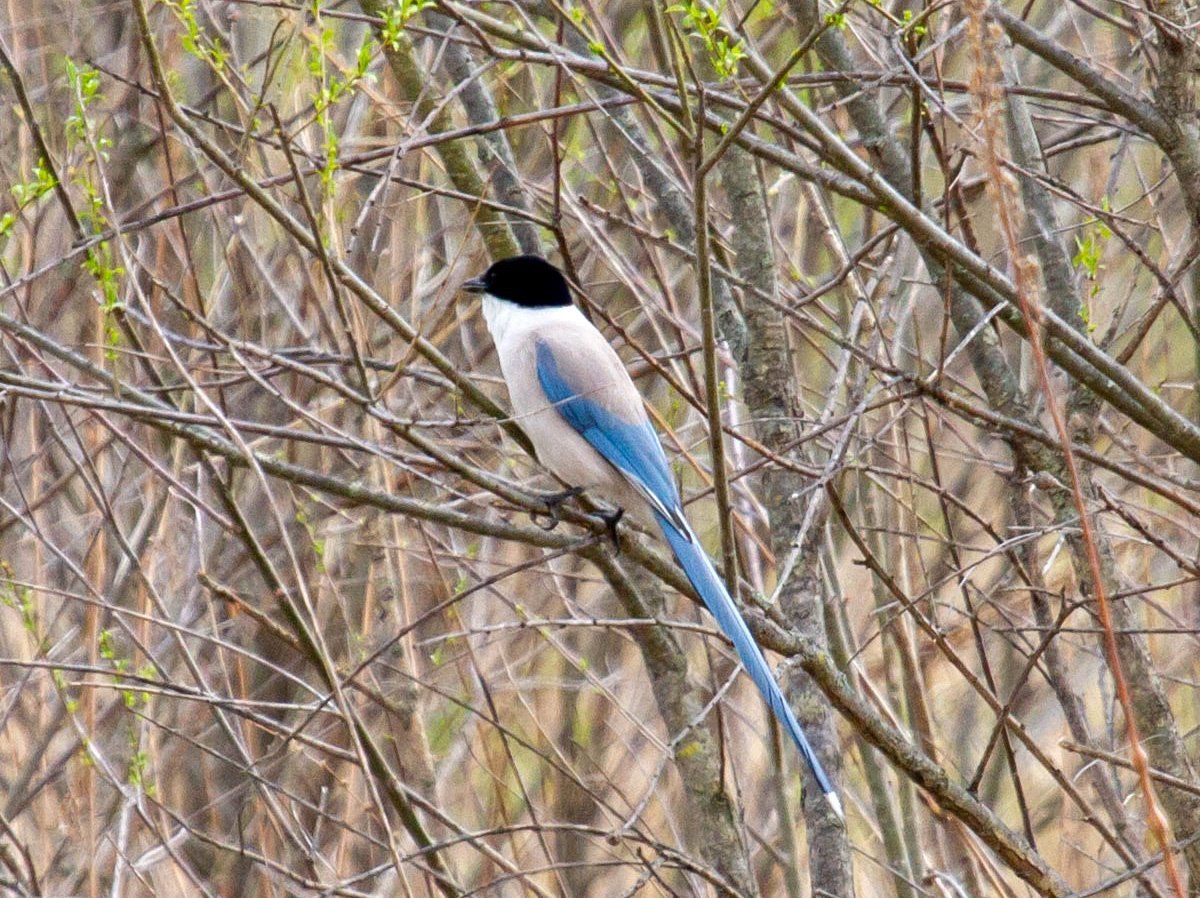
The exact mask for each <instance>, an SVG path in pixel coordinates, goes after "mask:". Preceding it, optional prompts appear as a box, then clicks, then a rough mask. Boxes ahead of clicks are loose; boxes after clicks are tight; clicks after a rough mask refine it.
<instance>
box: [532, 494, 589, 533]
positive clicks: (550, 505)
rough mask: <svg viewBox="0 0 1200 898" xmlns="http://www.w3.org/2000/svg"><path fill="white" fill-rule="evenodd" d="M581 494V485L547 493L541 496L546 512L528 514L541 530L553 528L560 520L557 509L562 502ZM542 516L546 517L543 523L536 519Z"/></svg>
mask: <svg viewBox="0 0 1200 898" xmlns="http://www.w3.org/2000/svg"><path fill="white" fill-rule="evenodd" d="M582 494H583V487H581V486H573V487H571V488H570V489H569V490H563V491H562V492H559V493H547V494H546V495H544V496H542V497H541V500H542V504H544V505H545V506H546V514H545V515H542V514H540V513H539V512H536V511H535V512H532V513H531V514H530V517H532V518H533V522H534V523H535V524H537V525H538V526H539V527H541V528H542V529H543V530H553V529H554V528H555V527H557V526H558V525H559V523H561V521H562V518H560V517H559V516H558V510H559V509H560V508H561V507H562V505H563V503H564V502H568V501H570V500H571V499H574V498H576V497H578V496H581V495H582ZM542 517H545V518H546V523H544V524H543V523H542V522H541V521H539V520H538V519H539V518H542Z"/></svg>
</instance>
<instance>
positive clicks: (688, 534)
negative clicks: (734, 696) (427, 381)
mask: <svg viewBox="0 0 1200 898" xmlns="http://www.w3.org/2000/svg"><path fill="white" fill-rule="evenodd" d="M462 289H463V290H465V291H467V292H470V293H476V294H481V295H482V311H483V317H484V321H485V322H486V324H487V328H488V331H489V332H490V334H491V337H492V341H493V343H494V344H495V346H496V354H497V356H498V358H499V362H500V371H501V374H502V375H503V378H504V381H505V383H506V385H507V386H508V393H509V398H510V400H511V403H512V410H513V413H514V416H513V417H514V420H515V421H516V422H517V424H518V425H519V426H520V427H521V429H522V430H523V431H524V432H525V434H526V436H528V437H529V440H530V442H531V443H532V444H533V447H534V450H535V451H536V453H537V457H538V460H539V461H540V462H541V463H542V464H543V465H544V466H545V467H546V468H548V469H549V470H550V471H551V473H553V474H554V475H555V476H556V477H558V478H559V479H560V480H561V481H563V483H565V484H567V485H568V486H570V487H571V489H569V490H567V491H565V492H563V493H561V494H556V496H561V497H566V496H573V495H576V494H578V492H579V491H580V490H581V489H586V490H589V491H593V492H598V493H599V494H600V496H601V497H602V498H603V499H605V500H607V501H608V502H612V503H615V505H616V507H617V509H618V513H619V512H620V511H621V510H629V511H633V512H634V513H635V514H636V515H640V516H642V517H646V516H647V515H646V513H647V512H648V517H649V518H652V519H653V521H654V522H655V523H657V525H658V529H659V530H660V531H661V533H662V535H663V538H664V539H665V540H666V542H667V545H668V546H670V548H671V552H672V554H673V555H674V556H675V560H676V562H678V564H679V566H680V567H681V568H682V569H683V572H684V574H685V575H686V576H687V579H688V581H689V582H690V583H691V584H692V587H693V588H694V589H695V590H696V593H697V594H698V595H699V596H700V598H701V599H702V600H703V602H704V605H705V606H706V607H707V608H708V610H709V612H710V613H711V614H712V616H713V617H714V618H715V619H716V621H717V624H718V625H719V626H720V628H721V631H722V632H723V633H724V634H725V635H726V636H727V637H728V638H729V640H730V641H731V642H732V643H733V646H734V649H735V650H736V651H737V655H738V658H739V660H740V661H741V663H742V666H743V667H745V669H746V671H747V673H749V674H750V679H751V680H753V681H754V684H755V685H756V686H757V687H758V689H759V692H760V693H761V694H762V696H763V698H764V699H765V701H766V703H767V706H768V707H769V708H770V709H771V711H772V712H773V713H774V714H775V716H776V717H777V718H778V719H779V721H780V723H781V724H782V725H783V727H784V729H785V730H786V731H787V732H788V734H789V735H790V736H791V738H792V740H793V741H794V742H795V744H796V746H797V748H798V749H799V750H800V754H801V756H802V757H803V758H804V760H805V762H806V763H807V765H808V768H809V770H810V771H812V775H813V779H814V780H815V781H816V784H817V786H818V787H819V788H820V790H821V792H822V793H823V794H824V795H825V798H826V799H827V801H828V802H829V804H830V806H831V807H832V808H833V810H834V812H835V813H836V814H837V816H838V817H839V818H841V819H845V817H844V814H843V811H842V804H841V800H840V799H839V797H838V795H837V792H836V790H835V789H834V787H833V784H832V782H831V781H830V779H829V776H828V774H827V773H826V772H825V769H824V767H823V766H822V765H821V762H820V760H819V759H818V758H817V756H816V753H815V752H814V751H813V748H812V746H811V745H810V744H809V741H808V739H807V737H806V736H805V735H804V730H803V729H802V728H801V726H800V723H799V721H797V720H796V715H795V714H794V713H793V712H792V709H791V707H790V706H789V705H788V703H787V701H786V700H785V699H784V697H783V693H782V692H781V691H780V689H779V686H778V684H777V683H776V682H775V678H774V676H773V675H772V673H771V668H770V667H769V665H768V664H767V661H766V658H765V657H764V656H763V653H762V650H761V649H760V648H759V646H758V643H757V642H755V640H754V637H753V636H752V635H751V634H750V629H749V627H748V626H747V625H746V621H745V619H744V618H743V617H742V614H741V612H740V611H739V610H738V607H737V605H736V604H735V603H734V601H733V599H732V598H731V597H730V595H729V591H728V590H727V589H726V587H725V584H724V582H723V581H722V579H721V577H720V576H718V574H717V571H716V569H715V568H714V567H713V563H712V560H711V559H710V558H709V556H708V553H707V552H706V551H705V550H704V547H703V546H702V545H701V543H700V540H699V538H697V536H696V532H695V531H694V530H693V529H692V527H691V525H690V524H689V523H688V520H687V517H686V516H685V514H684V509H683V503H682V502H681V501H680V496H679V490H678V489H677V488H676V485H675V479H674V477H673V475H672V473H671V467H670V465H669V464H668V462H667V456H666V453H665V451H664V450H663V447H662V443H661V442H660V441H659V438H658V433H657V432H656V431H655V429H654V425H653V424H651V423H650V418H649V416H648V415H647V413H646V408H645V404H644V403H643V401H642V396H641V394H640V393H639V392H638V389H637V387H636V386H634V383H633V380H632V378H630V376H629V372H628V371H627V370H626V368H625V365H624V364H623V363H622V362H621V359H620V356H618V355H617V352H616V350H615V349H613V347H612V346H611V345H610V344H609V342H608V340H606V339H605V338H604V335H603V334H602V333H600V331H599V330H597V329H596V327H595V326H594V325H593V324H592V323H591V322H590V321H589V320H588V319H587V318H586V317H584V315H583V313H582V312H581V311H580V309H579V307H578V306H576V305H575V303H574V302H573V301H572V298H571V292H570V289H569V288H568V285H567V280H566V278H565V277H564V276H563V274H562V272H561V271H560V270H559V269H558V268H556V267H555V266H554V265H552V264H551V263H550V262H548V261H546V260H545V259H543V258H542V257H541V256H537V255H520V256H511V257H508V258H504V259H500V260H498V261H496V262H495V263H493V264H492V265H491V267H489V268H488V269H487V271H486V272H484V273H483V274H482V275H480V276H479V277H475V278H471V279H470V280H468V281H466V282H464V283H463V285H462ZM615 524H616V522H615V520H612V519H610V527H611V528H615Z"/></svg>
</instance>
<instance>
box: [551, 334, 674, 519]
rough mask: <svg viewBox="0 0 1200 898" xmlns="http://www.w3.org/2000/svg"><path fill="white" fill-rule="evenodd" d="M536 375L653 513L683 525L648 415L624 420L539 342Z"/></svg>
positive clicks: (557, 405) (575, 427) (569, 419)
mask: <svg viewBox="0 0 1200 898" xmlns="http://www.w3.org/2000/svg"><path fill="white" fill-rule="evenodd" d="M537 375H538V382H539V383H541V385H542V390H543V391H544V392H545V394H546V398H547V399H549V400H550V402H551V403H553V405H554V407H555V408H556V409H557V410H558V413H559V414H560V415H562V416H563V418H564V419H565V420H566V422H567V423H568V424H570V425H571V427H572V429H573V430H575V431H576V432H577V433H578V434H579V435H580V436H582V437H583V438H584V439H585V440H587V442H588V444H589V445H590V446H591V447H592V448H593V449H595V450H596V451H597V452H599V453H600V455H601V456H602V457H603V458H604V460H605V461H607V462H608V463H609V464H610V465H612V466H613V467H615V468H616V469H617V470H619V471H620V472H621V473H622V474H624V475H625V477H626V479H628V480H629V482H630V483H632V484H633V486H634V487H635V488H636V489H637V491H638V492H639V493H641V494H642V496H643V497H644V498H645V499H646V501H647V502H649V503H650V505H651V507H652V508H654V510H655V511H656V512H657V513H659V514H661V515H663V516H664V517H666V518H667V519H669V520H671V521H674V522H675V524H676V526H680V525H682V526H684V527H686V521H684V519H683V512H682V509H681V507H680V502H679V493H678V492H677V491H676V489H675V480H674V478H673V477H672V476H671V468H670V466H669V465H668V464H667V456H666V455H665V454H664V453H663V448H662V443H660V442H659V441H658V434H657V433H655V432H654V427H653V426H652V425H651V424H650V422H649V420H647V419H646V418H645V417H643V418H642V419H641V420H640V421H626V420H625V419H623V418H621V417H620V416H618V415H615V414H613V413H612V412H611V411H609V410H608V409H606V408H605V407H604V406H603V405H601V404H600V403H599V402H598V401H596V400H595V399H593V398H590V397H588V396H586V395H582V394H581V391H580V389H579V388H578V387H577V386H575V385H572V384H570V383H568V382H567V380H566V379H565V378H564V377H563V376H562V374H561V373H560V371H559V367H558V362H557V360H556V359H555V358H554V351H553V350H552V349H551V348H550V346H549V345H548V344H546V343H544V342H538V344H537ZM629 388H630V389H631V390H632V389H633V385H632V384H630V385H629Z"/></svg>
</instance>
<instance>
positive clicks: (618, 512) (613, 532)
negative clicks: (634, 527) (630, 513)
mask: <svg viewBox="0 0 1200 898" xmlns="http://www.w3.org/2000/svg"><path fill="white" fill-rule="evenodd" d="M596 517H598V518H599V519H600V520H602V521H603V522H604V526H605V527H607V528H608V536H609V539H611V540H612V544H613V549H615V550H616V551H617V552H620V551H621V537H620V536H619V535H618V534H617V524H619V523H620V521H621V518H623V517H625V509H624V508H617V509H615V510H613V511H598V512H596Z"/></svg>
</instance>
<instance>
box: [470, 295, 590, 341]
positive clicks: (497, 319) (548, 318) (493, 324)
mask: <svg viewBox="0 0 1200 898" xmlns="http://www.w3.org/2000/svg"><path fill="white" fill-rule="evenodd" d="M483 320H484V321H485V322H487V328H488V332H489V333H491V335H492V341H493V342H494V343H495V344H496V346H497V347H505V346H507V343H508V340H509V339H520V337H519V336H518V335H525V334H528V333H529V332H531V331H536V330H538V329H540V328H544V327H551V328H553V327H555V326H556V325H558V326H561V325H564V324H567V323H570V324H576V323H579V322H584V323H586V319H585V318H584V317H583V314H582V313H581V312H580V311H579V308H578V307H577V306H575V305H574V304H571V305H569V306H536V307H530V306H519V305H517V304H516V303H515V302H509V301H508V300H507V299H497V298H496V297H495V296H492V294H490V293H485V294H483Z"/></svg>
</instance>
